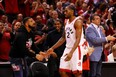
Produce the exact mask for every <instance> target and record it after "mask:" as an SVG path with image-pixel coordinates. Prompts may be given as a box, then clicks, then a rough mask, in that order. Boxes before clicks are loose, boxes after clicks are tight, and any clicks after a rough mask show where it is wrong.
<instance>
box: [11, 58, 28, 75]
mask: <svg viewBox="0 0 116 77" xmlns="http://www.w3.org/2000/svg"><path fill="white" fill-rule="evenodd" d="M10 62H11V65H12V67H13V72H14V77H27V75H28V72H27V71H28V67H27V63H26V60H25V59H24V58H11V59H10Z"/></svg>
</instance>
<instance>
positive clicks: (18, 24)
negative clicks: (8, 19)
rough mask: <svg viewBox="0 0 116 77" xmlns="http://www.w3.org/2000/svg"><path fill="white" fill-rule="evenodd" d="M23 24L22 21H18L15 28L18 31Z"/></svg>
mask: <svg viewBox="0 0 116 77" xmlns="http://www.w3.org/2000/svg"><path fill="white" fill-rule="evenodd" d="M20 26H21V23H20V22H16V23H15V25H14V30H15V31H17V30H18V29H19V28H20Z"/></svg>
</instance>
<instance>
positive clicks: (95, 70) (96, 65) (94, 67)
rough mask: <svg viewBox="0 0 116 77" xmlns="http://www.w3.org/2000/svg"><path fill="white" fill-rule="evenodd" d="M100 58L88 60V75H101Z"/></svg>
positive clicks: (96, 76)
mask: <svg viewBox="0 0 116 77" xmlns="http://www.w3.org/2000/svg"><path fill="white" fill-rule="evenodd" d="M101 68H102V60H100V61H98V62H96V61H90V77H101Z"/></svg>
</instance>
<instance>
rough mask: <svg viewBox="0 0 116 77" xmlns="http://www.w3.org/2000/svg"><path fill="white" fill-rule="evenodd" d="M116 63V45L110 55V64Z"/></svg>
mask: <svg viewBox="0 0 116 77" xmlns="http://www.w3.org/2000/svg"><path fill="white" fill-rule="evenodd" d="M114 61H116V45H113V47H112V53H111V54H109V55H108V62H114Z"/></svg>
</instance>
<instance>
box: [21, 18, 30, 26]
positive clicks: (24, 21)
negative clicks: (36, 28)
mask: <svg viewBox="0 0 116 77" xmlns="http://www.w3.org/2000/svg"><path fill="white" fill-rule="evenodd" d="M30 18H31V17H25V18H24V19H23V24H24V25H25V23H26V22H27V21H28V19H30Z"/></svg>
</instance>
